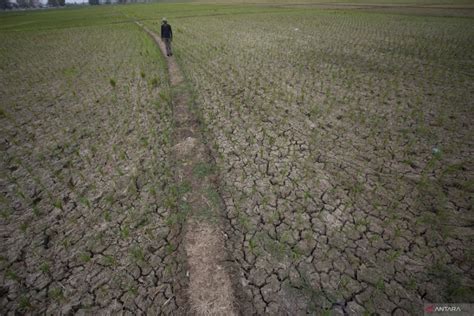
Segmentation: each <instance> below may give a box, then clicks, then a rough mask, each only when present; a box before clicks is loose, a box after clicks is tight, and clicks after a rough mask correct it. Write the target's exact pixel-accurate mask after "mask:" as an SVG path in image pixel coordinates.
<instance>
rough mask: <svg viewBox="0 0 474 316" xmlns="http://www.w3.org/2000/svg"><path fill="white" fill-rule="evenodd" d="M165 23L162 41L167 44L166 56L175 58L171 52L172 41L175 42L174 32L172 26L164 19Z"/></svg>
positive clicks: (162, 27)
mask: <svg viewBox="0 0 474 316" xmlns="http://www.w3.org/2000/svg"><path fill="white" fill-rule="evenodd" d="M162 21H163V23H161V40H162V41H163V42H165V46H166V56H173V53H172V52H171V41H172V40H173V31H172V30H171V25H169V24H168V21H167V20H166V18H163V20H162Z"/></svg>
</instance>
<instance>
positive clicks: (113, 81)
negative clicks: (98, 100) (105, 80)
mask: <svg viewBox="0 0 474 316" xmlns="http://www.w3.org/2000/svg"><path fill="white" fill-rule="evenodd" d="M109 82H110V85H111V86H112V88H115V86H116V85H117V83H116V82H115V79H113V78H110V80H109Z"/></svg>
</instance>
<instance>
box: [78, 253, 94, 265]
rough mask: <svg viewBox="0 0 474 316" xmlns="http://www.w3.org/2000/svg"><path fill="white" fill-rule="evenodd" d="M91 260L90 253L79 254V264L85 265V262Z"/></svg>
mask: <svg viewBox="0 0 474 316" xmlns="http://www.w3.org/2000/svg"><path fill="white" fill-rule="evenodd" d="M91 259H92V257H91V255H90V253H88V252H83V253H80V254H79V260H80V261H81V262H84V263H87V262H89V261H91Z"/></svg>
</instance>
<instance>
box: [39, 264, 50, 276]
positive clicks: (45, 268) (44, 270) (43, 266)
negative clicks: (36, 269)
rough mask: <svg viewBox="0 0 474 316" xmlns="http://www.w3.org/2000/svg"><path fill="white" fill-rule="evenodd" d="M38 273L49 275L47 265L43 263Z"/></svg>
mask: <svg viewBox="0 0 474 316" xmlns="http://www.w3.org/2000/svg"><path fill="white" fill-rule="evenodd" d="M40 271H41V272H43V273H49V271H50V267H49V263H47V262H43V263H42V264H41V266H40Z"/></svg>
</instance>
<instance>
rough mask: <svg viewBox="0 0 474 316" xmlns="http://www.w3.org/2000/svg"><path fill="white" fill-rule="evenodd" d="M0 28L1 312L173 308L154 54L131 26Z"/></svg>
mask: <svg viewBox="0 0 474 316" xmlns="http://www.w3.org/2000/svg"><path fill="white" fill-rule="evenodd" d="M59 21H60V20H58V22H57V23H58V25H57V26H58V27H59V26H60V23H59ZM0 37H1V40H0V42H1V44H0V56H1V58H2V65H1V66H0V67H1V71H0V82H2V85H1V86H0V97H1V113H0V114H1V117H0V126H1V139H0V146H1V151H2V155H1V161H0V170H1V175H2V176H1V182H0V191H1V200H0V208H1V219H0V236H1V237H0V238H1V241H0V253H1V255H0V286H1V287H0V294H1V295H0V297H1V298H0V313H1V314H12V315H13V314H18V313H32V314H43V313H44V314H59V313H61V314H72V313H76V312H77V313H83V312H85V313H88V314H89V313H99V314H105V313H109V314H110V313H111V314H115V313H118V312H121V313H125V314H130V315H131V314H140V313H147V314H157V313H158V312H161V313H166V314H170V313H180V311H182V310H183V309H184V306H185V303H184V302H182V301H179V294H177V293H179V291H180V290H181V289H182V288H183V287H184V286H185V280H186V277H185V270H184V268H183V267H184V262H183V261H182V260H181V257H182V256H181V255H180V253H181V252H182V251H181V249H182V247H180V243H181V237H180V232H181V227H182V222H183V221H182V219H181V218H179V216H178V215H177V214H176V213H173V212H171V210H172V209H173V208H174V207H175V205H176V203H177V202H176V200H177V193H176V189H175V188H174V187H173V181H172V179H173V174H172V173H173V171H172V165H171V159H170V158H169V157H170V148H171V130H170V128H171V107H170V97H171V94H170V89H169V87H168V78H167V70H166V67H165V64H164V63H163V58H162V57H161V55H160V53H159V51H158V50H157V49H156V47H155V46H154V44H153V43H152V41H151V40H150V39H148V37H147V36H146V34H144V33H143V31H142V30H140V29H139V28H138V27H137V26H136V25H134V24H131V23H129V24H116V25H110V26H100V27H97V26H92V27H79V28H65V29H58V30H47V31H26V32H5V33H3V34H2V35H1V36H0Z"/></svg>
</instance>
